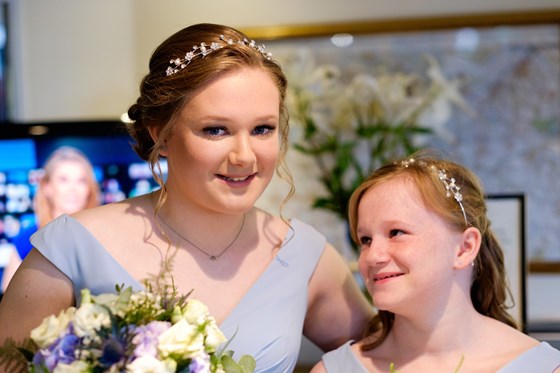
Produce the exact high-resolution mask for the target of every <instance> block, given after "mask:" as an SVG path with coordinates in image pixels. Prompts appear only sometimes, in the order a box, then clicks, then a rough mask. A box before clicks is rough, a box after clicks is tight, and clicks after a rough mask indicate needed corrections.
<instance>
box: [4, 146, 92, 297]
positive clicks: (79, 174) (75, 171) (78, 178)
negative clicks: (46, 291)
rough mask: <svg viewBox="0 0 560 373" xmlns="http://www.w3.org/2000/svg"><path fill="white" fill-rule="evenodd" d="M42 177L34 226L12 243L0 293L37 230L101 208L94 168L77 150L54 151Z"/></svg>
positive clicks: (34, 205) (28, 249)
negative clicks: (83, 211) (11, 250)
mask: <svg viewBox="0 0 560 373" xmlns="http://www.w3.org/2000/svg"><path fill="white" fill-rule="evenodd" d="M43 171H44V173H43V176H42V177H41V180H40V181H39V186H38V187H37V192H36V193H35V197H34V199H33V211H34V213H35V219H36V224H32V225H29V226H27V227H22V228H21V231H20V233H19V234H18V235H17V236H16V237H14V238H13V240H12V243H13V245H14V246H15V248H16V249H17V252H15V253H14V254H15V255H13V257H12V258H13V259H12V260H11V261H10V264H9V265H8V267H7V268H6V271H5V272H4V276H3V279H2V282H1V284H2V292H4V291H5V290H6V287H7V286H8V283H9V282H10V280H11V278H12V277H13V274H14V273H15V271H16V269H17V268H18V267H19V265H20V263H21V259H23V258H25V257H26V256H27V254H28V253H29V252H30V251H31V249H32V246H31V243H30V242H29V238H30V237H31V235H32V234H33V233H35V232H36V231H37V229H38V228H41V227H44V226H45V225H47V223H49V222H50V221H51V220H53V219H54V218H56V217H58V216H61V215H64V214H73V213H75V212H78V211H80V210H83V209H87V208H91V207H95V206H98V205H99V204H100V197H99V185H98V184H97V180H96V179H95V174H94V172H93V166H92V165H91V162H90V161H89V160H88V158H87V157H86V156H85V154H83V153H82V152H81V151H79V150H78V149H76V148H73V147H70V146H63V147H60V148H58V149H56V150H55V151H54V152H52V154H51V155H50V156H49V157H48V158H47V161H46V162H45V164H44V165H43Z"/></svg>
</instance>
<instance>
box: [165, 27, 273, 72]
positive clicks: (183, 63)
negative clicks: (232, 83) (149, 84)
mask: <svg viewBox="0 0 560 373" xmlns="http://www.w3.org/2000/svg"><path fill="white" fill-rule="evenodd" d="M235 44H237V45H246V46H249V47H251V48H253V49H254V50H256V51H257V52H259V53H260V54H262V55H263V56H264V58H266V59H267V60H271V59H272V53H270V52H267V51H266V47H265V46H264V45H263V44H257V43H256V42H255V41H254V40H250V41H249V40H247V39H243V40H233V39H226V38H225V37H224V35H220V42H212V43H211V44H210V45H207V44H206V43H204V42H202V43H200V44H199V45H195V46H193V47H192V50H191V51H189V52H187V53H186V54H185V57H184V58H175V59H173V60H171V61H169V65H170V66H169V67H168V68H167V70H166V71H165V73H166V75H167V76H170V75H173V74H176V73H178V72H179V71H181V70H183V69H184V68H185V67H187V66H188V65H189V64H190V63H191V61H192V59H193V58H195V57H197V56H201V58H204V57H206V55H207V54H209V53H212V52H213V51H215V50H218V49H221V48H223V47H224V46H226V45H235Z"/></svg>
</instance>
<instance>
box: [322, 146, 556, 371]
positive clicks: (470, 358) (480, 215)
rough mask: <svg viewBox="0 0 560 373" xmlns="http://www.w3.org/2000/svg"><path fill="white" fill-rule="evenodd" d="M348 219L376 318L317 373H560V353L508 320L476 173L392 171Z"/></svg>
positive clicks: (359, 194)
mask: <svg viewBox="0 0 560 373" xmlns="http://www.w3.org/2000/svg"><path fill="white" fill-rule="evenodd" d="M349 217H350V225H351V231H352V235H353V239H354V240H355V241H356V242H357V243H359V245H360V247H361V254H360V257H359V269H360V273H361V275H362V277H363V278H364V281H365V284H366V286H367V289H368V291H369V293H370V294H371V296H372V299H373V303H374V304H375V305H376V306H377V307H378V308H379V310H380V311H379V315H377V316H376V317H375V318H374V319H373V321H372V323H371V325H370V328H369V330H368V331H367V337H366V338H365V339H362V340H360V341H358V342H356V343H353V342H348V343H346V344H344V345H342V346H341V347H340V348H339V349H337V350H335V351H332V352H330V353H327V354H325V355H324V356H323V358H322V362H321V363H319V364H318V365H317V366H316V367H314V369H313V370H312V372H313V373H317V372H324V371H327V372H329V373H336V372H355V373H358V372H389V371H391V365H392V366H393V369H395V371H398V372H400V373H406V372H461V373H466V372H500V373H506V372H507V373H513V372H519V373H521V372H540V373H545V372H560V351H558V350H555V349H554V348H552V347H551V346H550V345H549V344H547V343H539V342H538V341H537V340H535V339H533V338H531V337H529V336H527V335H525V334H523V333H521V332H520V331H518V330H517V329H516V325H515V322H514V320H513V319H512V318H511V317H510V316H509V314H508V313H507V305H506V294H507V291H508V288H507V284H506V277H505V276H506V275H505V270H504V258H503V253H502V249H501V247H500V244H499V243H498V241H497V240H496V238H495V236H494V233H493V232H492V229H491V224H490V221H489V220H488V218H487V216H486V205H485V200H484V194H483V192H482V188H481V186H480V183H479V181H478V179H477V178H476V176H475V175H474V174H473V173H472V172H471V171H469V170H467V169H466V168H464V167H462V166H460V165H458V164H456V163H453V162H449V161H445V160H440V159H437V158H430V157H429V156H427V155H426V154H419V155H418V156H414V157H413V158H411V159H407V160H403V161H400V162H396V163H394V164H389V165H386V166H384V167H381V168H380V169H378V170H377V171H375V172H374V173H373V174H372V175H371V176H370V177H369V178H368V179H367V180H365V181H364V182H363V183H362V185H361V186H359V187H358V188H357V190H356V191H355V192H354V193H353V195H352V197H351V200H350V211H349Z"/></svg>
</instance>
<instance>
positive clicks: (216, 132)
mask: <svg viewBox="0 0 560 373" xmlns="http://www.w3.org/2000/svg"><path fill="white" fill-rule="evenodd" d="M202 131H203V132H204V133H205V134H207V135H208V136H223V135H225V134H226V133H227V132H226V129H225V128H223V127H206V128H204V129H203V130H202Z"/></svg>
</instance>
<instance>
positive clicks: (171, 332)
mask: <svg viewBox="0 0 560 373" xmlns="http://www.w3.org/2000/svg"><path fill="white" fill-rule="evenodd" d="M203 349H204V336H203V335H202V334H201V333H199V332H198V328H197V327H196V326H194V325H191V324H189V323H188V322H187V320H185V319H183V320H180V321H179V322H177V324H175V325H173V326H171V328H169V329H167V330H166V331H164V332H163V333H161V334H160V336H159V337H158V350H159V352H160V354H161V356H162V357H164V358H166V357H168V356H170V355H179V356H182V357H183V358H186V359H187V358H190V357H192V356H193V355H194V354H195V353H197V352H198V351H201V350H203Z"/></svg>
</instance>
